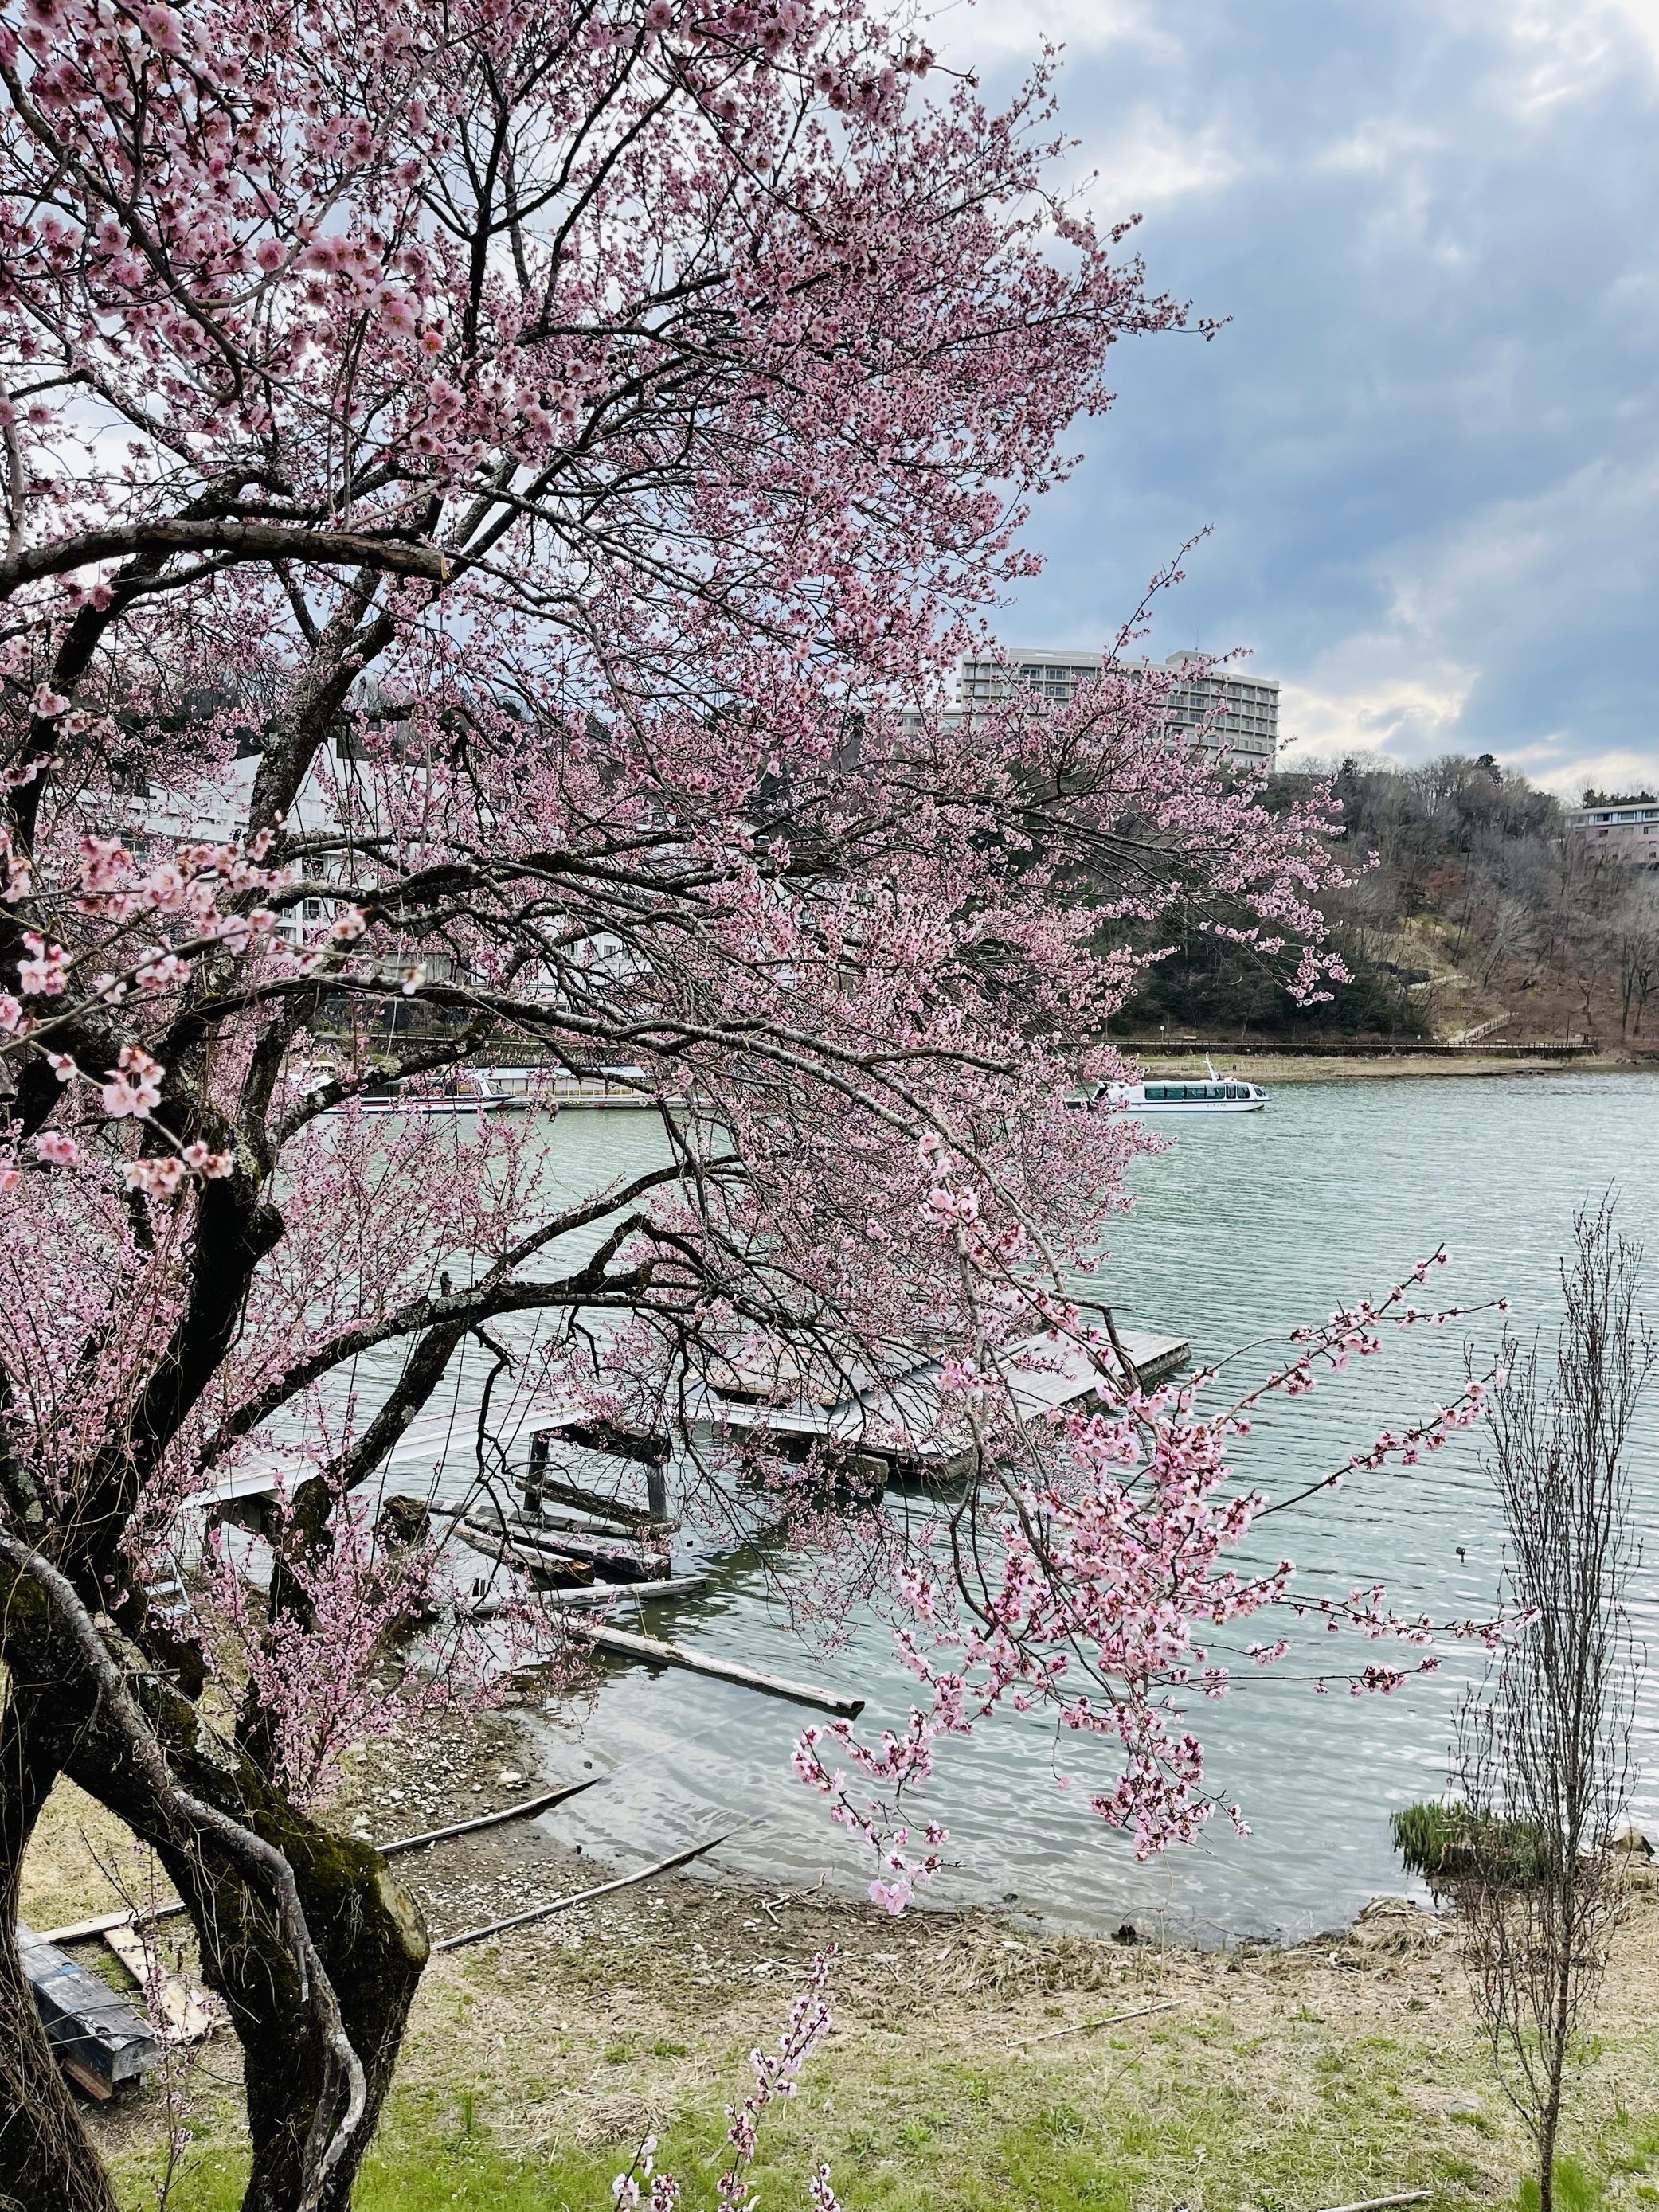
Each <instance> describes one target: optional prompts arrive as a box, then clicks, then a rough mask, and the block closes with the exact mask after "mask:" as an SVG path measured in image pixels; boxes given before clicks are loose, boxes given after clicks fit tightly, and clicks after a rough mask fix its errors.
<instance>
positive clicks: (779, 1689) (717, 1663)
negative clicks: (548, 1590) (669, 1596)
mask: <svg viewBox="0 0 1659 2212" xmlns="http://www.w3.org/2000/svg"><path fill="white" fill-rule="evenodd" d="M627 1594H628V1593H624V1595H627ZM564 1620H565V1626H566V1627H567V1628H568V1630H569V1632H570V1633H571V1634H572V1635H573V1636H580V1638H582V1640H583V1642H584V1643H587V1644H593V1645H595V1646H596V1647H597V1648H598V1649H599V1650H601V1651H617V1652H620V1653H621V1654H622V1655H623V1656H624V1657H625V1658H629V1659H647V1660H649V1661H650V1662H651V1664H652V1665H653V1667H684V1668H687V1669H689V1671H690V1673H692V1674H709V1675H712V1676H713V1677H714V1680H716V1681H719V1682H736V1683H738V1685H740V1686H741V1687H742V1688H744V1689H745V1690H759V1691H760V1692H763V1695H765V1696H766V1697H769V1698H787V1699H789V1701H790V1702H791V1703H792V1704H793V1705H817V1707H818V1708H819V1710H820V1711H823V1712H826V1713H836V1714H837V1715H839V1716H840V1717H841V1718H842V1719H843V1720H849V1721H850V1720H856V1719H857V1717H858V1716H859V1715H860V1713H861V1712H862V1711H864V1699H862V1698H842V1697H837V1696H836V1693H835V1692H834V1691H833V1690H821V1689H819V1687H818V1686H817V1684H816V1683H815V1682H792V1681H790V1680H788V1679H787V1676H784V1675H781V1674H762V1673H761V1671H760V1670H759V1668H756V1667H740V1666H738V1664H737V1662H735V1661H734V1660H731V1659H711V1658H709V1657H708V1656H707V1655H706V1654H705V1653H703V1652H701V1651H691V1650H687V1648H686V1646H685V1645H684V1644H669V1643H666V1642H665V1640H664V1639H663V1638H661V1637H658V1636H635V1634H634V1633H633V1632H632V1631H631V1630H629V1629H626V1628H612V1627H611V1626H608V1624H606V1623H604V1622H600V1621H591V1620H577V1619H576V1618H574V1616H573V1615H571V1614H570V1613H568V1611H567V1612H565V1614H564Z"/></svg>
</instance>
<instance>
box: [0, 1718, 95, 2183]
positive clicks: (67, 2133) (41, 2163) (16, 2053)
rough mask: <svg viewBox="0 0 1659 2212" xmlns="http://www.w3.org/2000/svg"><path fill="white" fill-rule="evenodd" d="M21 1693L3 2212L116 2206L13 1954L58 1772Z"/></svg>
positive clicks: (1, 1861)
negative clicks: (32, 1857)
mask: <svg viewBox="0 0 1659 2212" xmlns="http://www.w3.org/2000/svg"><path fill="white" fill-rule="evenodd" d="M21 1697H22V1704H23V1705H27V1703H28V1702H29V1701H28V1699H27V1693H26V1692H25V1693H21ZM19 1699H20V1693H19V1692H17V1690H16V1689H15V1687H14V1689H13V1690H12V1692H11V1694H10V1695H9V1697H8V1698H7V1699H6V1701H5V1704H4V1706H3V1708H0V2212H13V2208H17V2212H117V2207H116V2203H115V2197H114V2194H113V2192H112V2190H111V2188H110V2185H109V2181H108V2179H107V2178H106V2175H105V2172H104V2169H103V2166H102V2164H101V2163H100V2160H99V2157H98V2154H97V2153H96V2151H94V2148H93V2147H92V2144H91V2143H90V2142H89V2141H88V2137H87V2132H86V2130H85V2129H84V2128H83V2127H82V2124H81V2116H80V2113H79V2112H77V2111H76V2104H75V2100H74V2098H73V2097H72V2096H71V2095H70V2089H69V2085H68V2083H67V2082H66V2081H64V2076H63V2075H62V2073H61V2072H60V2071H59V2070H58V2062H57V2060H56V2059H55V2058H53V2057H52V2051H51V2050H50V2048H49V2046H48V2045H47V2042H46V2031H45V2029H44V2028H43V2027H41V2025H40V2014H39V2013H38V2012H37V2011H36V2009H35V2004H34V1992H33V1990H31V1989H30V1987H29V1984H28V1980H27V1976H26V1975H25V1974H24V1972H23V1966H22V1961H21V1959H20V1958H19V1957H18V1955H17V1932H16V1931H17V1905H18V1887H19V1880H20V1877H21V1872H22V1864H23V1853H24V1850H26V1848H27V1844H28V1839H29V1837H30V1836H31V1834H32V1833H33V1829H34V1824H35V1822H36V1820H38V1819H39V1818H40V1808H41V1807H42V1806H43V1805H44V1804H45V1803H46V1799H47V1797H48V1796H50V1795H51V1792H52V1784H53V1783H54V1782H55V1781H56V1779H57V1778H58V1759H57V1757H56V1754H55V1752H54V1750H53V1749H52V1748H51V1747H49V1746H48V1745H47V1744H46V1742H45V1741H43V1740H42V1737H41V1735H40V1733H39V1732H37V1731H33V1730H32V1729H30V1728H29V1726H28V1724H27V1717H26V1715H25V1713H24V1711H21V1710H20V1703H19Z"/></svg>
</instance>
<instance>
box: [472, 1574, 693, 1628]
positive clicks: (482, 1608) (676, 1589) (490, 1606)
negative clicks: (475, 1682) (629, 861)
mask: <svg viewBox="0 0 1659 2212" xmlns="http://www.w3.org/2000/svg"><path fill="white" fill-rule="evenodd" d="M706 1589H708V1576H707V1575H665V1576H664V1577H663V1578H662V1580H661V1581H660V1582H654V1583H594V1585H593V1587H592V1589H562V1590H545V1591H544V1590H526V1591H520V1592H517V1593H515V1594H514V1595H511V1596H504V1595H501V1594H500V1593H498V1592H497V1593H492V1594H491V1595H489V1596H486V1597H473V1598H462V1599H461V1600H460V1601H459V1610H460V1611H461V1612H462V1613H466V1614H468V1615H470V1616H471V1618H472V1619H473V1620H489V1617H490V1615H491V1614H492V1613H505V1612H506V1611H507V1608H508V1607H510V1606H514V1605H552V1606H556V1607H559V1608H560V1609H561V1610H564V1609H565V1608H567V1607H573V1606H574V1607H584V1608H585V1607H589V1606H594V1607H597V1606H602V1605H615V1604H617V1603H623V1604H628V1605H632V1604H634V1603H635V1601H642V1600H644V1599H647V1598H670V1597H701V1596H702V1594H703V1592H704V1591H705V1590H706Z"/></svg>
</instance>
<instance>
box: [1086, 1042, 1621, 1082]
mask: <svg viewBox="0 0 1659 2212" xmlns="http://www.w3.org/2000/svg"><path fill="white" fill-rule="evenodd" d="M1120 1049H1121V1050H1122V1051H1123V1052H1125V1053H1126V1054H1131V1055H1132V1056H1133V1058H1134V1059H1136V1060H1139V1062H1140V1065H1141V1066H1143V1067H1144V1068H1145V1069H1146V1072H1147V1073H1148V1074H1149V1075H1152V1076H1173V1077H1176V1078H1180V1077H1182V1076H1186V1077H1190V1078H1192V1079H1195V1080H1196V1079H1201V1078H1202V1077H1203V1076H1204V1075H1205V1073H1206V1067H1205V1055H1204V1052H1203V1049H1202V1048H1199V1049H1198V1050H1197V1051H1194V1050H1193V1049H1191V1048H1188V1049H1187V1050H1185V1051H1182V1052H1170V1051H1169V1050H1167V1049H1164V1048H1159V1047H1157V1046H1152V1045H1147V1044H1146V1043H1145V1042H1142V1043H1140V1044H1135V1043H1133V1042H1128V1041H1127V1040H1126V1041H1125V1042H1123V1043H1122V1044H1121V1047H1120ZM1209 1057H1210V1058H1211V1059H1212V1060H1214V1062H1215V1064H1216V1070H1217V1073H1221V1074H1236V1075H1237V1076H1240V1077H1242V1078H1243V1079H1245V1080H1247V1081H1249V1082H1252V1083H1261V1084H1264V1085H1272V1084H1275V1083H1280V1084H1283V1083H1337V1082H1348V1081H1351V1080H1353V1081H1359V1082H1376V1081H1386V1080H1389V1079H1396V1080H1397V1079H1401V1078H1405V1077H1411V1078H1413V1079H1414V1078H1417V1077H1419V1076H1442V1077H1444V1076H1460V1075H1461V1076H1470V1075H1659V1057H1656V1056H1653V1055H1650V1054H1638V1055H1632V1054H1615V1053H1581V1054H1573V1055H1571V1056H1569V1055H1568V1054H1565V1053H1559V1052H1558V1053H1553V1054H1549V1053H1542V1052H1541V1053H1540V1054H1538V1055H1537V1056H1536V1057H1534V1056H1532V1055H1529V1054H1528V1055H1520V1054H1516V1055H1514V1056H1510V1055H1509V1054H1505V1055H1504V1056H1503V1057H1501V1058H1500V1057H1497V1056H1488V1055H1486V1054H1480V1053H1475V1054H1470V1055H1469V1057H1468V1058H1467V1059H1465V1058H1464V1057H1463V1056H1462V1054H1448V1053H1444V1052H1440V1053H1437V1052H1432V1051H1427V1052H1425V1051H1413V1049H1412V1048H1411V1047H1410V1046H1409V1045H1402V1046H1401V1048H1399V1049H1398V1050H1397V1051H1390V1052H1376V1051H1366V1052H1356V1053H1345V1052H1342V1051H1340V1049H1338V1050H1335V1051H1331V1052H1319V1053H1309V1052H1305V1051H1301V1052H1298V1051H1296V1050H1294V1049H1289V1050H1285V1049H1281V1050H1279V1051H1275V1050H1274V1049H1273V1047H1272V1046H1271V1045H1266V1046H1248V1047H1243V1048H1239V1049H1237V1051H1228V1052H1224V1051H1222V1050H1219V1049H1218V1048H1213V1047H1212V1048H1211V1050H1210V1054H1209Z"/></svg>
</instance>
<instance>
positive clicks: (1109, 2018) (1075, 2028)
mask: <svg viewBox="0 0 1659 2212" xmlns="http://www.w3.org/2000/svg"><path fill="white" fill-rule="evenodd" d="M1178 2002H1179V1999H1178V1998H1176V1997H1168V1998H1166V1999H1165V2000H1164V2002H1163V2003H1162V2004H1149V2005H1137V2006H1136V2007H1135V2008H1134V2010H1133V2012H1109V2013H1103V2015H1101V2017H1100V2018H1099V2019H1098V2020H1079V2021H1073V2023H1072V2025H1071V2026H1070V2027H1045V2028H1043V2029H1042V2031H1041V2033H1038V2034H1036V2035H1021V2036H1017V2037H1016V2038H1015V2039H1014V2040H1013V2042H1012V2043H1011V2044H1010V2045H1008V2048H1009V2050H1010V2051H1023V2050H1024V2048H1025V2046H1026V2045H1027V2044H1028V2043H1052V2042H1053V2041H1054V2039H1055V2037H1056V2036H1060V2035H1088V2034H1091V2033H1092V2032H1093V2030H1094V2029H1096V2028H1097V2027H1117V2026H1118V2025H1119V2024H1120V2023H1121V2021H1126V2020H1145V2019H1146V2018H1147V2017H1148V2015H1151V2014H1152V2013H1155V2012H1173V2011H1174V2010H1175V2008H1176V2004H1177V2003H1178ZM1349 2212H1353V2208H1352V2207H1350V2208H1349Z"/></svg>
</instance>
